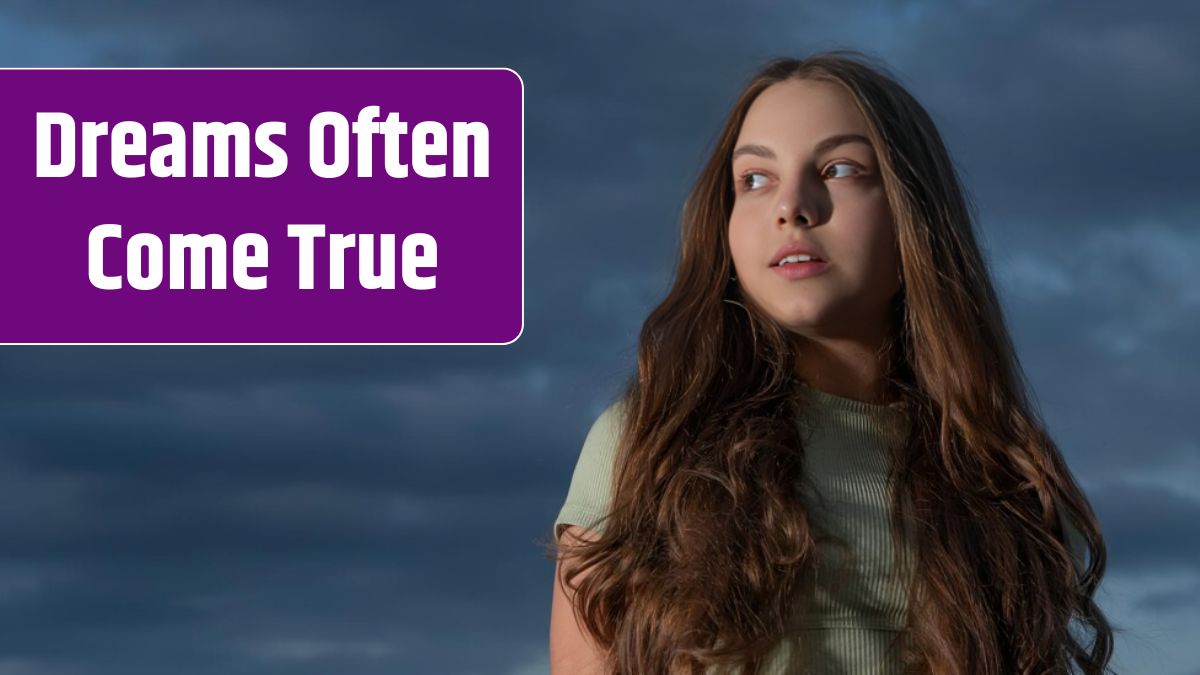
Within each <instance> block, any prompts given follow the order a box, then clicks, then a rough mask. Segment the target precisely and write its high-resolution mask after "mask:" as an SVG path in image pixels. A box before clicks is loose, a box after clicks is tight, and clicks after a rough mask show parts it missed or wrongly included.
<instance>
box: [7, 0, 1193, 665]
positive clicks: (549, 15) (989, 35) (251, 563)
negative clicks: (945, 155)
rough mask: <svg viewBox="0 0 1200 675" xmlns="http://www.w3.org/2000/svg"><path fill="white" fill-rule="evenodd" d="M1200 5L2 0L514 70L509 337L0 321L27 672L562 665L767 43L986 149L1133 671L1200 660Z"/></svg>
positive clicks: (318, 53)
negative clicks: (724, 125)
mask: <svg viewBox="0 0 1200 675" xmlns="http://www.w3.org/2000/svg"><path fill="white" fill-rule="evenodd" d="M1196 34H1200V5H1197V4H1196V3H1188V2H1176V3H1158V2H1136V3H1130V2H1108V1H1103V0H1102V1H1098V2H1087V3H1082V2H1078V3H1076V2H1065V3H1054V4H1053V6H1051V5H1050V3H1040V2H1020V1H1014V2H1009V1H1006V2H999V1H997V2H982V1H975V2H838V3H833V2H822V3H808V2H765V1H762V0H750V1H745V2H737V3H733V2H730V3H718V2H712V1H711V0H703V1H698V2H687V3H667V2H654V3H636V4H635V3H628V4H627V3H621V2H605V3H596V2H589V3H561V2H529V3H494V2H458V3H445V4H443V5H435V4H433V3H400V2H382V1H379V2H369V1H366V0H344V1H343V2H340V3H336V4H335V3H331V2H313V1H307V0H290V1H288V2H284V1H282V0H274V1H269V0H255V1H249V0H237V1H234V0H228V1H211V2H174V3H170V2H149V1H147V0H142V1H135V0H125V1H118V2H104V3H101V2H96V1H95V0H36V1H35V0H3V1H2V2H0V65H2V66H406V67H417V66H435V67H472V66H487V67H510V68H513V69H515V70H517V71H518V72H519V73H520V74H521V76H522V77H523V79H524V83H525V110H526V118H525V134H526V139H525V154H526V164H525V166H526V169H525V256H526V259H525V282H526V292H525V301H526V306H525V330H524V334H523V335H522V336H521V338H520V339H519V340H518V341H517V342H516V343H514V344H512V345H508V346H497V347H287V346H283V347H259V348H255V347H169V346H156V347H136V346H135V347H11V346H10V347H2V348H0V397H2V398H3V401H2V403H3V405H0V675H70V674H75V673H89V674H90V673H95V674H104V675H109V674H112V675H116V674H120V675H140V674H143V673H146V674H150V673H153V674H156V675H157V674H160V673H172V674H175V675H192V674H201V673H203V674H205V675H216V674H220V675H239V674H242V673H246V674H250V673H253V674H260V673H261V674H264V675H275V674H283V673H288V674H292V673H295V674H298V675H301V674H303V675H307V674H310V673H311V674H316V673H322V674H324V673H330V672H338V673H349V674H355V675H357V674H363V675H368V674H374V673H422V674H424V673H438V674H439V675H442V674H445V675H470V674H479V675H534V674H537V675H545V673H546V672H547V633H548V616H549V603H550V590H551V575H552V563H551V561H549V560H548V559H546V558H544V557H543V556H542V553H541V549H540V548H539V542H540V541H541V540H543V539H545V538H547V537H548V536H549V535H550V528H551V524H552V522H553V519H554V517H555V516H556V515H557V512H558V508H559V506H560V505H561V502H562V499H563V497H564V496H565V494H566V489H567V485H568V481H569V479H570V473H571V469H572V467H573V466H574V462H575V459H576V458H577V455H578V451H579V448H580V446H581V444H582V442H583V438H584V435H585V433H586V431H587V428H588V426H589V425H590V423H591V421H592V420H593V419H594V418H595V416H596V415H597V414H598V413H599V412H600V410H601V409H602V408H603V407H604V405H605V404H606V403H607V402H608V401H609V400H610V398H611V397H612V396H614V395H615V394H616V392H617V388H618V386H619V385H620V384H621V381H622V380H623V378H624V377H625V376H626V375H627V374H628V373H629V372H630V369H631V368H633V365H634V354H635V348H636V338H637V332H638V330H639V328H640V326H641V322H642V321H643V319H644V318H645V316H646V314H647V312H648V311H649V310H650V309H651V308H652V307H653V306H654V305H655V304H656V303H657V301H658V300H659V299H660V298H661V297H662V295H663V294H664V293H665V291H666V290H667V284H668V283H669V280H670V279H669V275H670V273H671V267H672V265H673V262H674V259H675V254H676V246H677V239H678V237H677V232H678V225H679V223H678V216H679V211H680V208H681V206H682V202H683V199H684V197H685V195H686V193H687V190H688V188H689V187H690V184H691V181H692V180H693V179H694V178H695V176H696V174H697V172H698V170H699V168H700V164H701V162H702V160H703V158H704V155H705V152H706V151H707V149H708V148H709V144H710V142H711V141H712V140H713V136H714V134H715V133H716V131H717V129H718V127H719V125H720V122H721V119H722V117H723V116H724V114H725V113H726V111H727V109H728V107H729V106H730V105H731V104H732V102H733V98H734V96H735V94H736V93H737V91H738V89H739V88H740V86H741V85H742V83H743V82H744V81H745V79H746V78H747V77H748V76H749V75H750V74H751V73H752V72H753V71H754V70H755V69H756V67H757V66H758V65H759V64H760V63H761V62H762V61H763V60H765V59H766V58H768V57H771V56H775V55H793V56H800V55H804V54H806V53H809V52H812V51H815V50H818V49H822V48H832V47H849V48H856V49H860V50H863V51H866V52H867V53H868V54H871V55H873V56H876V57H879V58H881V59H883V60H884V61H885V62H886V63H887V64H888V65H889V66H890V67H891V68H892V70H893V72H894V73H895V74H896V75H897V76H898V77H899V78H900V80H901V82H902V83H904V84H905V85H907V86H908V87H909V88H910V90H911V91H912V92H913V93H914V94H915V95H916V96H917V98H918V99H919V100H921V101H922V102H923V103H924V104H925V106H926V107H927V108H928V109H929V111H930V112H931V114H932V115H933V117H934V119H935V121H936V122H937V123H938V125H939V128H940V129H941V131H942V133H943V135H944V137H945V139H946V141H947V144H948V146H949V148H950V151H951V153H952V155H953V157H954V159H955V162H956V164H957V166H958V167H959V169H960V171H961V172H962V176H963V179H964V182H965V183H966V186H967V189H968V190H969V192H970V195H971V197H972V198H973V200H974V202H975V204H976V207H977V209H978V213H979V216H980V222H979V232H980V237H981V241H982V243H983V245H984V246H985V247H986V254H987V257H988V259H989V262H990V263H991V265H992V272H993V275H994V278H995V280H996V283H997V285H998V288H999V290H1000V293H1001V297H1002V300H1003V302H1004V305H1005V309H1006V311H1007V313H1008V319H1009V322H1010V328H1011V330H1012V332H1013V336H1014V339H1015V340H1016V343H1017V347H1018V350H1019V355H1020V358H1021V361H1022V364H1023V367H1024V369H1025V371H1026V373H1027V375H1028V377H1029V379H1030V381H1031V383H1032V386H1033V393H1034V395H1035V400H1036V401H1037V402H1038V404H1039V405H1040V409H1041V411H1042V413H1043V415H1044V416H1045V418H1046V421H1047V424H1048V426H1049V430H1050V432H1051V434H1052V435H1053V436H1054V438H1055V439H1056V440H1057V442H1058V443H1059V445H1060V446H1061V448H1062V450H1063V452H1064V454H1065V455H1066V457H1067V460H1068V462H1069V464H1070V466H1071V467H1072V469H1073V471H1074V472H1075V474H1076V475H1077V477H1078V478H1079V479H1080V481H1081V483H1082V484H1083V486H1084V488H1085V490H1086V491H1087V493H1088V495H1089V497H1090V498H1091V499H1092V501H1093V503H1094V505H1095V506H1096V508H1097V511H1098V513H1099V516H1100V519H1101V523H1102V526H1103V528H1104V531H1105V533H1106V536H1107V538H1108V544H1109V553H1110V568H1109V574H1108V576H1107V577H1106V580H1105V583H1104V585H1103V587H1102V589H1101V592H1100V599H1101V605H1102V607H1104V608H1105V609H1106V610H1107V612H1108V614H1109V616H1110V618H1111V619H1112V621H1113V622H1114V624H1116V626H1117V627H1118V628H1120V629H1121V630H1122V632H1121V633H1120V634H1119V635H1118V638H1117V651H1116V659H1115V661H1114V666H1115V667H1116V668H1117V670H1118V672H1121V673H1130V674H1139V675H1151V674H1153V675H1197V674H1200V641H1198V640H1197V636H1200V441H1198V434H1197V428H1198V426H1197V413H1198V412H1200V410H1198V408H1197V403H1198V402H1200V384H1198V383H1200V359H1198V358H1197V357H1196V352H1195V348H1196V345H1197V344H1200V265H1198V264H1197V262H1196V261H1197V259H1198V258H1200V227H1198V226H1197V223H1198V220H1200V199H1198V198H1197V197H1196V196H1195V195H1196V194H1197V191H1196V187H1195V186H1196V185H1197V184H1198V183H1200V168H1198V167H1200V164H1198V163H1197V161H1196V160H1197V157H1200V129H1198V120H1200V75H1198V73H1200V42H1197V41H1196V40H1195V39H1194V36H1195V35H1196ZM0 105H2V102H0ZM475 206H478V205H475ZM481 215H485V214H481ZM9 290H10V292H11V289H9Z"/></svg>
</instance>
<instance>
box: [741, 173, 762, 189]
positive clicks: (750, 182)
mask: <svg viewBox="0 0 1200 675" xmlns="http://www.w3.org/2000/svg"><path fill="white" fill-rule="evenodd" d="M755 176H759V177H762V176H763V175H762V174H761V173H758V172H757V171H750V172H748V173H744V174H742V176H741V178H739V179H738V184H739V186H740V187H741V188H742V190H755V189H757V188H758V187H759V186H757V185H755V184H754V177H755Z"/></svg>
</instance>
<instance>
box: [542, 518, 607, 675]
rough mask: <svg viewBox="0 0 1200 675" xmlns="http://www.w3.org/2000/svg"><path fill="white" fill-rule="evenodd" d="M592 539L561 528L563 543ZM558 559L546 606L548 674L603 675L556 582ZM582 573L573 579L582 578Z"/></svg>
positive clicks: (570, 528)
mask: <svg viewBox="0 0 1200 675" xmlns="http://www.w3.org/2000/svg"><path fill="white" fill-rule="evenodd" d="M571 536H575V537H579V538H581V539H589V540H590V539H592V538H594V535H593V534H592V533H591V531H590V530H586V529H584V528H582V527H579V526H578V525H568V526H567V527H565V528H564V529H563V538H564V539H565V541H571V539H570V537H571ZM561 572H562V559H561V558H559V560H558V562H556V563H555V568H554V599H553V600H552V601H551V603H550V675H604V673H605V671H604V656H603V653H602V652H601V651H600V650H599V649H597V648H596V646H595V644H594V643H593V642H592V640H591V637H590V636H588V635H587V632H586V629H584V628H583V627H582V626H580V625H579V624H578V623H577V622H576V621H575V613H574V608H573V606H572V601H571V597H570V595H568V593H569V589H564V588H563V584H560V583H559V575H560V574H561ZM587 574H588V572H587V571H586V570H585V571H584V572H582V573H581V574H580V575H579V576H578V577H576V578H577V579H583V578H584V577H586V576H587Z"/></svg>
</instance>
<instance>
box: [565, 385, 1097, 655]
mask: <svg viewBox="0 0 1200 675" xmlns="http://www.w3.org/2000/svg"><path fill="white" fill-rule="evenodd" d="M796 391H797V395H798V396H802V397H804V399H805V400H804V402H805V403H806V404H807V405H805V406H803V407H802V410H804V411H805V412H804V414H803V415H802V416H801V417H800V418H798V419H797V420H796V422H797V424H798V428H799V430H800V433H801V441H802V443H803V447H804V459H803V470H802V471H801V474H802V475H801V478H800V481H799V485H798V486H797V487H798V490H799V492H800V494H801V495H802V498H803V500H804V503H805V506H806V508H807V509H808V512H809V520H810V524H811V526H812V528H813V532H814V535H815V537H816V544H817V549H818V555H817V559H816V560H817V565H816V567H815V569H814V573H813V574H811V575H808V576H806V577H805V578H804V580H803V582H802V584H801V593H803V594H804V600H803V602H802V603H801V604H800V605H799V606H800V607H802V610H801V611H799V612H797V614H796V615H795V616H794V617H793V618H792V620H791V621H789V623H788V627H787V631H786V633H785V635H784V637H783V639H781V640H780V642H779V644H778V645H777V646H776V647H775V648H774V649H773V650H772V652H771V653H770V655H769V657H768V661H767V663H766V665H765V666H764V668H763V669H762V670H761V671H760V672H761V673H762V674H763V675H799V674H804V675H898V674H899V673H901V672H902V670H903V664H902V663H901V661H900V659H899V658H898V656H897V650H898V649H899V647H900V645H899V644H898V643H899V641H900V640H904V639H906V632H905V630H904V626H905V620H906V612H907V585H908V582H909V580H910V579H911V575H912V565H913V560H914V556H913V550H912V546H911V545H910V544H908V543H905V545H903V546H902V547H901V548H900V552H901V555H900V559H899V561H898V562H899V564H898V565H897V564H896V563H897V561H896V560H894V559H893V553H892V539H893V535H892V532H891V525H890V521H889V508H890V487H889V484H888V469H889V466H890V459H889V453H888V451H887V448H888V447H889V446H890V445H894V444H897V443H901V442H903V440H904V437H905V435H906V434H907V432H908V423H909V422H908V417H907V415H906V414H905V412H904V408H903V407H902V406H901V405H900V404H891V405H874V404H869V403H864V402H862V401H856V400H853V399H849V398H844V397H841V396H835V395H833V394H829V393H827V392H823V391H821V390H819V389H815V388H813V387H811V386H809V385H807V384H804V383H799V384H798V386H797V390H796ZM624 409H625V408H624V401H618V402H616V403H613V404H611V405H609V406H608V407H607V408H606V409H605V410H604V411H603V412H602V413H601V414H600V416H599V417H598V418H597V419H596V421H595V422H594V423H593V424H592V427H591V429H590V430H589V431H588V434H587V437H586V439H585V440H584V443H583V449H582V450H581V452H580V455H579V459H578V461H577V463H576V465H575V470H574V473H573V475H572V477H571V484H570V487H569V489H568V491H567V497H566V500H565V501H564V503H563V505H562V508H561V510H560V512H559V514H558V518H557V519H556V520H555V534H556V536H557V535H558V534H560V533H561V529H562V527H563V526H565V525H568V524H569V525H579V526H581V527H584V528H587V529H593V530H596V531H603V529H604V522H603V521H602V519H603V517H604V516H605V515H606V514H607V513H608V508H609V504H610V499H611V494H610V489H611V488H610V480H611V477H612V470H613V461H614V457H615V451H616V446H617V442H618V439H619V436H620V432H621V426H622V424H623V422H624ZM1064 525H1066V526H1067V535H1068V540H1069V543H1070V545H1071V549H1072V552H1073V554H1074V555H1075V559H1076V564H1077V566H1079V568H1080V569H1082V565H1083V562H1082V561H1083V550H1084V549H1083V546H1084V542H1083V539H1082V537H1081V536H1080V535H1079V534H1078V532H1077V531H1076V530H1075V529H1074V528H1073V527H1070V524H1069V522H1067V521H1066V520H1064ZM709 672H710V673H717V672H720V671H717V670H715V669H710V670H709Z"/></svg>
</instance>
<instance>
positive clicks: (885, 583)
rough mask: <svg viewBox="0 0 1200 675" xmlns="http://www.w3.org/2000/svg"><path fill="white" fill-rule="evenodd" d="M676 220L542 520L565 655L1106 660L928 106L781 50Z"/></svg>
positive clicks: (1044, 668)
mask: <svg viewBox="0 0 1200 675" xmlns="http://www.w3.org/2000/svg"><path fill="white" fill-rule="evenodd" d="M682 225H683V231H682V250H681V252H680V257H679V261H678V267H677V270H676V278H675V283H674V286H673V288H672V289H671V291H670V293H669V294H668V296H667V297H666V299H665V300H664V301H663V302H662V303H661V304H660V305H659V306H658V307H657V308H656V309H655V310H654V311H653V312H652V313H651V314H650V316H649V318H648V319H647V320H646V322H645V325H644V327H643V329H642V332H641V336H640V343H639V350H638V368H637V373H636V374H635V375H634V376H633V377H632V378H631V379H630V381H629V383H628V385H627V387H626V389H625V391H624V392H623V395H622V396H621V397H620V399H619V400H617V401H616V402H615V403H613V404H612V405H610V406H609V407H608V408H607V409H606V410H605V411H604V413H603V414H602V415H600V417H599V419H597V420H596V422H595V424H594V425H593V426H592V428H591V431H590V432H589V434H588V436H587V439H586V441H585V443H584V447H583V450H582V453H581V455H580V457H579V461H578V464H577V466H576V468H575V473H574V476H573V478H572V481H571V486H570V490H569V493H568V496H567V499H566V502H565V504H564V505H563V507H562V511H561V513H560V514H559V516H558V519H557V521H556V524H555V534H556V538H557V546H558V548H557V551H556V554H557V558H558V567H557V573H556V583H555V590H554V601H553V606H552V617H551V636H550V651H551V672H552V675H571V674H574V673H597V674H599V673H620V674H622V675H624V674H629V675H658V674H672V675H673V674H676V673H718V672H722V673H723V672H729V673H766V674H769V675H782V674H785V673H811V674H821V673H846V674H854V675H860V674H872V673H889V674H890V673H897V674H898V673H905V672H907V673H929V674H934V675H951V674H953V675H1002V674H1003V675H1010V674H1013V673H1019V674H1022V675H1046V674H1059V673H1068V672H1082V673H1087V674H1089V675H1091V674H1099V673H1102V672H1104V671H1105V669H1106V666H1107V663H1108V661H1109V658H1110V654H1111V649H1112V631H1111V629H1110V627H1109V625H1108V623H1107V621H1106V619H1105V617H1104V615H1103V614H1102V612H1101V611H1100V610H1099V608H1098V607H1097V605H1096V603H1095V602H1094V601H1093V594H1094V592H1095V590H1096V588H1097V586H1098V584H1099V583H1100V580H1101V577H1102V576H1103V573H1104V567H1105V547H1104V543H1103V539H1102V537H1101V532H1100V529H1099V526H1098V523H1097V520H1096V517H1095V515H1094V513H1093V511H1092V509H1091V507H1090V505H1089V503H1088V501H1087V499H1086V497H1085V496H1084V494H1083V493H1082V491H1081V490H1080V488H1079V487H1078V485H1077V484H1076V483H1075V481H1074V480H1073V478H1072V476H1071V473H1070V471H1069V469H1068V468H1067V466H1066V465H1065V464H1064V462H1063V458H1062V455H1061V454H1060V452H1059V450H1058V448H1057V446H1056V445H1055V443H1054V441H1053V440H1052V439H1051V438H1050V436H1049V435H1047V432H1046V429H1045V427H1044V425H1043V423H1042V422H1041V420H1039V418H1038V415H1037V414H1036V412H1035V411H1034V410H1033V408H1032V406H1031V404H1030V402H1029V400H1028V399H1027V397H1026V392H1025V384H1024V381H1023V376H1022V374H1021V372H1020V368H1019V365H1018V361H1017V358H1016V355H1015V354H1014V350H1013V345H1012V342H1011V341H1010V338H1009V335H1008V332H1007V329H1006V327H1005V324H1004V320H1003V317H1002V314H1001V308H1000V305H999V303H998V301H997V298H996V293H995V290H994V289H993V286H992V282H991V280H990V278H989V273H988V270H987V268H986V265H985V262H984V259H983V257H982V256H981V254H980V250H979V247H978V245H977V243H976V237H975V234H974V231H973V228H974V225H973V224H972V214H971V213H970V212H969V209H968V205H967V203H966V200H965V198H964V194H963V190H962V187H961V186H960V184H959V181H958V178H957V176H956V173H955V171H954V169H953V167H952V164H951V160H950V158H949V156H948V155H947V152H946V149H945V147H944V145H943V143H942V140H941V137H940V135H939V134H938V132H937V130H936V128H935V126H934V124H933V122H932V121H931V119H930V117H929V115H928V114H927V113H926V111H925V110H924V109H923V108H922V106H921V105H920V104H919V103H918V102H917V101H916V100H914V99H913V97H912V96H911V95H910V94H909V93H908V92H907V91H906V90H905V89H904V88H903V87H902V86H901V85H899V84H898V83H897V82H896V81H895V80H894V79H893V78H892V77H891V76H889V75H887V74H886V72H885V70H884V69H883V68H881V67H878V66H874V65H872V64H871V63H870V62H869V61H868V60H867V59H866V58H865V57H863V56H862V55H861V54H858V53H857V52H849V51H835V52H826V53H821V54H816V55H813V56H810V57H809V58H806V59H803V60H792V59H778V60H774V61H772V62H770V63H769V64H767V65H766V66H765V67H764V68H763V69H762V70H761V71H760V72H759V73H758V74H757V75H756V76H755V77H754V78H753V79H752V80H751V81H750V83H749V84H748V85H747V87H746V88H745V90H744V91H743V92H742V94H741V96H740V97H739V98H738V100H737V103H736V104H735V105H734V107H733V110H732V112H731V114H730V115H729V117H728V119H727V121H726V123H725V125H724V128H723V130H722V131H721V134H720V136H719V138H718V140H717V143H716V147H715V149H714V151H713V154H712V156H711V158H710V159H709V160H708V162H707V164H706V166H705V167H704V169H703V171H702V173H701V175H700V177H699V179H698V181H697V184H696V186H695V188H694V189H693V191H692V193H691V194H690V196H689V198H688V200H687V203H686V205H685V209H684V218H683V223H682ZM1069 628H1070V629H1069Z"/></svg>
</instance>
